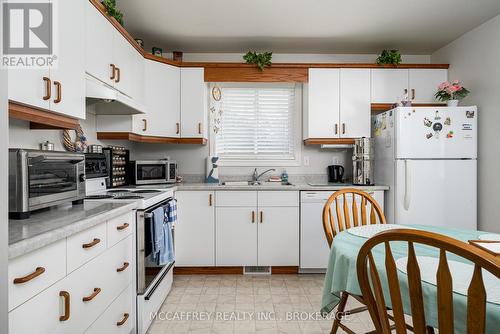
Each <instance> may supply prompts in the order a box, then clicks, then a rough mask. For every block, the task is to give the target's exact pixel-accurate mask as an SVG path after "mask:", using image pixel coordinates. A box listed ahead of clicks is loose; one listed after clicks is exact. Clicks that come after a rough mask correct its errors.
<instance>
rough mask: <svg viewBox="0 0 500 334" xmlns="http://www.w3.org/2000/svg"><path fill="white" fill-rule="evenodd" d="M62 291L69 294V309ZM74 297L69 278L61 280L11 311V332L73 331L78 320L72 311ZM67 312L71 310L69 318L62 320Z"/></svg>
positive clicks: (19, 333) (14, 333)
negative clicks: (65, 304)
mask: <svg viewBox="0 0 500 334" xmlns="http://www.w3.org/2000/svg"><path fill="white" fill-rule="evenodd" d="M61 293H63V294H64V293H67V294H68V298H69V301H70V305H69V310H68V309H66V307H65V306H64V300H65V299H64V298H65V297H63V296H61V295H60V294H61ZM73 298H74V296H73V295H72V293H71V290H70V284H69V282H68V280H67V279H62V280H60V281H59V282H57V283H56V284H54V285H52V286H51V287H49V288H48V289H46V290H44V291H43V292H42V293H40V294H38V295H36V296H35V297H33V298H32V299H30V300H28V301H27V302H26V303H24V304H22V305H21V306H19V307H18V308H16V309H14V310H13V311H11V312H9V333H10V334H26V333H72V331H71V328H72V327H73V324H74V323H75V322H77V319H76V318H75V316H74V314H73V313H72V311H73V310H72V306H73V303H74V300H73ZM65 312H69V313H68V314H69V318H68V319H67V320H64V321H61V320H60V317H61V316H63V315H64V314H65ZM82 330H83V329H82Z"/></svg>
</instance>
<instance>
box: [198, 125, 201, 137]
mask: <svg viewBox="0 0 500 334" xmlns="http://www.w3.org/2000/svg"><path fill="white" fill-rule="evenodd" d="M198 134H200V135H201V123H198Z"/></svg>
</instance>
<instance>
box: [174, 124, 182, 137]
mask: <svg viewBox="0 0 500 334" xmlns="http://www.w3.org/2000/svg"><path fill="white" fill-rule="evenodd" d="M175 126H176V127H177V129H176V130H175V134H177V135H178V134H179V133H180V132H181V125H180V123H175Z"/></svg>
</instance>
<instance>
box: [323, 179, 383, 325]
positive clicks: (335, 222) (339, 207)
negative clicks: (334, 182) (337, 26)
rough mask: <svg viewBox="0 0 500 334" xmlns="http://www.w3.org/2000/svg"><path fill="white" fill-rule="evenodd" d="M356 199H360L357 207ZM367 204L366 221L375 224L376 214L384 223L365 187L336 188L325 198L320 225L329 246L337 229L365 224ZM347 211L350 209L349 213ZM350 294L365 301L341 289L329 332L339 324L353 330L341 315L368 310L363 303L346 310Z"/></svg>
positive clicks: (358, 299) (341, 229)
mask: <svg viewBox="0 0 500 334" xmlns="http://www.w3.org/2000/svg"><path fill="white" fill-rule="evenodd" d="M346 195H351V196H352V199H351V200H349V199H348V198H347V196H346ZM339 199H341V200H342V202H343V203H342V204H339ZM359 200H361V201H360V203H359V207H358V201H359ZM368 204H371V209H370V214H369V217H370V221H369V223H370V224H376V223H377V218H378V223H380V224H386V220H385V217H384V214H383V213H382V209H381V208H380V206H379V205H378V203H377V201H375V199H373V197H371V196H370V195H369V194H368V193H366V192H364V191H361V190H358V189H354V188H346V189H343V190H339V191H336V192H335V193H333V194H332V195H331V196H330V197H329V198H328V200H327V202H326V204H325V206H324V207H323V229H324V230H325V235H326V240H327V241H328V246H330V248H331V247H332V243H333V239H334V237H335V235H336V234H337V233H338V232H342V231H344V230H345V229H348V228H351V227H355V226H360V225H367V224H368V218H367V217H368V216H367V208H366V207H367V205H368ZM333 206H334V208H335V214H333V213H332V207H333ZM342 211H343V213H342ZM349 211H351V212H352V216H351V215H350V214H349ZM358 211H360V212H358ZM351 222H352V224H351ZM349 297H353V298H354V299H356V300H357V301H359V302H360V303H362V304H363V305H365V301H364V300H363V298H362V297H361V296H357V295H353V294H350V293H348V292H346V291H343V292H342V294H341V296H340V302H339V305H338V307H337V311H336V312H335V320H334V321H333V325H332V330H331V332H330V333H332V334H335V333H337V331H338V329H339V327H340V328H342V329H343V330H344V331H345V332H347V333H349V334H354V332H353V331H352V330H350V329H349V328H348V327H347V326H346V325H344V324H343V323H342V317H343V315H344V314H355V313H360V312H364V311H366V310H367V307H366V306H362V307H358V308H355V309H351V310H345V307H346V304H347V301H348V298H349Z"/></svg>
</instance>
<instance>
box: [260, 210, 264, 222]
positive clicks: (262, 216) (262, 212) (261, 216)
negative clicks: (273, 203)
mask: <svg viewBox="0 0 500 334" xmlns="http://www.w3.org/2000/svg"><path fill="white" fill-rule="evenodd" d="M263 222H264V211H261V212H260V223H261V224H262V223H263Z"/></svg>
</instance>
